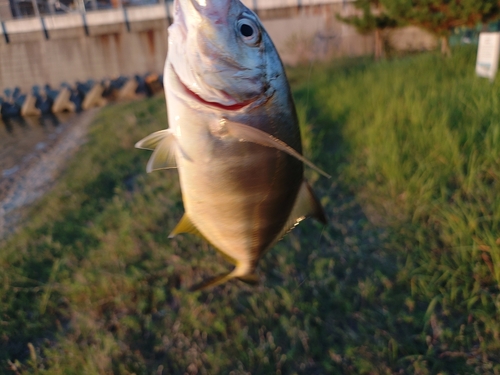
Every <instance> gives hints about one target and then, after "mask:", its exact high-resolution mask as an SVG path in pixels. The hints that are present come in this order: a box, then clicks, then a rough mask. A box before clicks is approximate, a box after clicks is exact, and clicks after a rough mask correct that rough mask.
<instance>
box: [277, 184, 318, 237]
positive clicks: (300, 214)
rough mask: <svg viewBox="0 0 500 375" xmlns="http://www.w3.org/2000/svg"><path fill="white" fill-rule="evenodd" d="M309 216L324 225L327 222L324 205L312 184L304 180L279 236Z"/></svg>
mask: <svg viewBox="0 0 500 375" xmlns="http://www.w3.org/2000/svg"><path fill="white" fill-rule="evenodd" d="M308 217H312V218H314V219H316V220H318V221H319V222H320V223H322V224H324V225H326V224H327V218H326V214H325V210H324V209H323V206H322V205H321V203H320V201H319V199H318V198H317V197H316V195H315V194H314V191H313V189H312V187H311V185H309V183H308V182H307V181H306V180H304V181H303V182H302V185H300V189H299V194H298V195H297V199H296V200H295V204H294V205H293V208H292V212H291V213H290V216H289V217H288V221H287V222H286V224H285V226H284V227H283V230H282V232H281V233H280V235H279V236H278V238H282V237H283V236H285V235H286V234H287V233H288V232H290V231H291V230H292V229H293V228H295V227H296V226H297V225H298V224H299V223H300V222H301V221H302V220H304V219H306V218H308Z"/></svg>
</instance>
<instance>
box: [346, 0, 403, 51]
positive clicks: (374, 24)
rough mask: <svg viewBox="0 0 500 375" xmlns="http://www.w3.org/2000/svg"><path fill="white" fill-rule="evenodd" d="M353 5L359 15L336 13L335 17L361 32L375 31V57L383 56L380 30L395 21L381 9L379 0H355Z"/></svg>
mask: <svg viewBox="0 0 500 375" xmlns="http://www.w3.org/2000/svg"><path fill="white" fill-rule="evenodd" d="M354 6H355V7H356V8H358V9H360V10H361V11H362V14H361V15H360V16H349V17H342V16H340V15H338V14H337V19H339V20H340V21H342V22H344V23H347V24H350V25H353V26H354V27H355V28H356V30H357V31H358V32H359V33H361V34H368V33H370V32H372V31H374V32H375V59H376V60H378V59H380V58H381V57H383V56H384V40H383V37H382V31H383V30H384V29H386V28H389V27H395V26H396V25H397V23H396V21H395V20H394V19H393V18H391V17H389V16H388V15H387V14H386V13H385V12H384V10H383V9H382V6H381V3H380V0H357V1H356V2H355V3H354Z"/></svg>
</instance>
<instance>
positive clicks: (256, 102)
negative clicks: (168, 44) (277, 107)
mask: <svg viewBox="0 0 500 375" xmlns="http://www.w3.org/2000/svg"><path fill="white" fill-rule="evenodd" d="M171 68H172V73H173V75H174V77H175V79H176V80H177V82H178V83H179V85H180V86H181V88H182V89H183V91H184V94H185V96H187V97H188V98H189V99H191V100H194V101H196V102H197V103H199V104H202V105H204V106H207V107H210V108H215V109H220V110H224V111H230V112H233V111H241V110H243V109H247V108H249V107H252V108H253V107H259V106H261V105H263V104H264V103H267V102H268V101H269V100H270V99H271V98H272V97H273V96H274V92H273V93H271V95H269V96H268V97H265V96H263V95H259V96H256V97H254V98H252V99H249V100H245V101H243V102H240V103H235V104H230V105H225V104H222V103H218V102H210V101H208V100H205V99H203V98H202V97H201V96H200V95H198V94H196V93H195V92H194V91H192V90H191V89H190V88H189V87H187V85H185V84H184V82H182V80H181V78H180V77H179V75H178V74H177V72H176V71H175V69H174V66H173V65H171ZM226 95H227V94H226Z"/></svg>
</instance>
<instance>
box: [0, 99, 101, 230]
mask: <svg viewBox="0 0 500 375" xmlns="http://www.w3.org/2000/svg"><path fill="white" fill-rule="evenodd" d="M96 112H97V109H93V110H89V111H86V112H82V113H81V114H79V115H77V116H74V117H73V118H71V119H70V120H69V121H67V122H66V123H64V124H62V126H60V127H58V128H57V131H54V132H52V133H51V134H49V135H48V136H47V137H45V139H44V140H43V141H39V142H37V143H36V144H35V145H34V146H33V147H29V149H24V150H22V151H21V152H23V153H24V155H23V156H22V157H19V156H16V157H15V159H16V163H14V164H13V163H12V161H10V165H9V161H8V156H9V155H10V156H11V159H12V155H15V154H16V149H21V148H22V147H17V148H13V149H12V150H8V151H6V150H7V148H6V147H4V150H3V151H4V153H5V154H6V155H5V156H2V159H3V160H2V161H3V164H2V163H1V162H0V168H3V171H1V174H0V239H2V238H5V237H6V236H7V235H8V234H10V233H12V232H13V231H14V230H15V229H16V226H17V224H20V223H21V222H22V218H23V212H24V211H25V210H23V208H26V207H27V206H28V205H30V204H31V203H33V202H35V201H36V200H37V199H38V198H40V197H41V196H42V195H43V194H44V193H45V192H47V191H48V190H49V189H50V188H51V187H52V185H53V184H54V182H55V180H56V179H57V177H58V176H59V175H60V173H61V172H62V170H63V169H64V167H65V165H66V162H67V161H68V160H69V159H70V158H71V156H73V154H74V153H75V152H76V151H77V150H78V148H79V147H80V146H81V145H82V144H83V143H85V141H86V134H87V131H88V128H89V126H90V124H91V123H92V119H93V118H94V116H95V114H96ZM24 139H29V134H27V135H26V136H24V137H20V138H19V141H23V140H24Z"/></svg>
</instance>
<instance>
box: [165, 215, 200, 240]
mask: <svg viewBox="0 0 500 375" xmlns="http://www.w3.org/2000/svg"><path fill="white" fill-rule="evenodd" d="M181 233H191V234H195V235H197V236H200V237H202V238H203V235H202V234H201V233H200V232H199V230H198V229H197V228H196V227H195V225H194V224H193V222H192V221H191V219H190V218H189V216H188V215H187V214H186V213H185V214H184V215H183V216H182V218H181V220H180V221H179V223H177V225H176V226H175V228H174V230H173V231H172V232H171V233H170V234H169V235H168V238H173V237H175V236H176V235H178V234H181Z"/></svg>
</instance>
